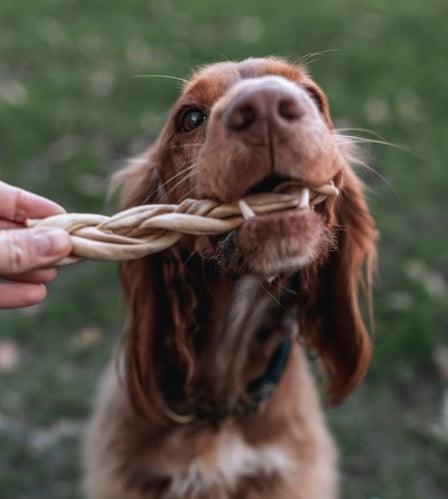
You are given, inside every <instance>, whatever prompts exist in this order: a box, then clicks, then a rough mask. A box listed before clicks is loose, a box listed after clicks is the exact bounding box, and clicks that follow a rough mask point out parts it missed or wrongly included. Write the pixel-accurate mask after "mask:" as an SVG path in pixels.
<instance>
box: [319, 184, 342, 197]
mask: <svg viewBox="0 0 448 499" xmlns="http://www.w3.org/2000/svg"><path fill="white" fill-rule="evenodd" d="M315 190H316V191H317V192H318V193H319V194H326V195H327V196H337V195H339V189H338V188H337V187H336V186H335V185H334V183H333V182H331V183H329V184H324V185H320V186H319V187H315Z"/></svg>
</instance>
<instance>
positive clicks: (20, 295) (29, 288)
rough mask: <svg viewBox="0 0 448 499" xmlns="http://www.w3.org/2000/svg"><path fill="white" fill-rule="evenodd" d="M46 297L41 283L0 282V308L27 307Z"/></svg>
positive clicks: (45, 291)
mask: <svg viewBox="0 0 448 499" xmlns="http://www.w3.org/2000/svg"><path fill="white" fill-rule="evenodd" d="M46 297H47V290H46V288H45V286H43V285H42V284H23V283H0V309H1V308H18V307H29V306H30V305H35V304H36V303H40V302H42V301H43V300H45V298H46Z"/></svg>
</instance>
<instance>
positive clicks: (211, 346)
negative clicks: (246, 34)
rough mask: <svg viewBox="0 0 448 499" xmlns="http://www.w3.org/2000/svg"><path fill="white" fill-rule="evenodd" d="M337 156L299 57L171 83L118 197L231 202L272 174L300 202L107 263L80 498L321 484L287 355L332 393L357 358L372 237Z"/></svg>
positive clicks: (127, 202) (332, 467) (349, 386)
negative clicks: (105, 329) (116, 283)
mask: <svg viewBox="0 0 448 499" xmlns="http://www.w3.org/2000/svg"><path fill="white" fill-rule="evenodd" d="M351 156H352V151H351V149H350V145H349V144H347V142H346V141H345V140H342V138H341V136H339V135H338V133H337V132H336V131H335V130H334V129H333V125H332V121H331V118H330V112H329V106H328V101H327V98H326V96H325V94H324V93H323V91H322V90H321V89H320V88H319V87H318V86H317V85H316V83H315V82H314V81H313V80H312V79H311V77H310V76H309V75H308V74H307V72H306V71H305V69H304V68H303V67H301V66H298V65H294V64H290V63H287V62H285V61H283V60H280V59H275V58H264V59H247V60H245V61H243V62H223V63H218V64H213V65H210V66H207V67H205V68H203V69H201V70H200V71H199V72H197V73H196V74H195V75H194V76H193V77H192V78H191V79H190V80H189V81H188V82H187V83H186V84H185V86H184V88H183V91H182V94H181V96H180V97H179V99H178V101H177V102H176V103H175V105H174V106H173V108H172V110H171V112H170V114H169V117H168V120H167V122H166V125H165V126H164V128H163V130H162V132H161V133H160V135H159V137H158V138H157V140H156V141H155V143H154V144H153V145H152V147H151V148H150V149H149V151H148V152H147V153H146V154H145V155H144V157H143V159H141V160H140V161H137V162H134V163H132V164H131V165H130V166H128V167H127V168H125V169H124V170H123V171H121V172H120V173H119V174H118V177H117V179H118V182H119V183H120V184H121V186H122V200H123V203H122V206H123V208H128V207H132V206H136V205H140V204H144V203H179V202H181V201H182V200H183V199H185V198H187V197H191V198H199V199H202V198H204V199H208V198H210V199H214V200H217V201H219V202H222V203H227V202H234V201H237V200H239V199H240V198H242V197H243V196H245V195H246V194H251V193H262V192H272V191H274V190H275V189H276V188H277V187H278V186H279V185H280V184H283V183H285V182H288V181H294V182H295V183H298V184H300V185H301V186H302V187H303V189H302V191H301V202H300V206H299V207H298V208H296V209H289V210H285V211H280V212H275V213H268V214H265V215H257V216H251V217H247V220H245V222H244V223H243V225H242V226H241V227H240V228H239V229H237V230H235V231H233V232H231V233H229V234H226V235H225V236H220V237H200V238H198V237H193V236H191V237H190V236H187V237H184V238H182V239H181V240H180V242H179V243H177V244H176V245H175V246H174V247H172V248H171V249H169V250H166V251H164V252H162V253H159V254H156V255H151V256H149V257H147V258H144V259H140V260H136V261H132V262H128V263H125V264H124V265H123V267H122V276H123V287H124V293H125V297H126V301H127V324H126V331H125V335H124V340H123V346H122V348H121V349H120V351H119V353H118V359H116V361H114V362H111V365H110V367H109V369H108V370H107V372H106V375H105V377H104V379H103V381H102V383H101V386H100V390H99V395H98V398H97V403H96V409H95V414H94V417H93V419H92V422H91V424H90V427H89V429H88V432H87V438H86V452H85V470H86V478H85V488H86V494H87V496H88V497H89V498H90V499H153V498H164V499H170V498H172V499H180V498H182V499H183V498H189V499H202V498H213V499H227V498H235V499H236V498H238V499H256V498H260V499H261V498H266V499H267V498H269V499H274V498H275V499H334V498H336V497H337V496H338V492H337V490H338V486H337V481H338V480H337V466H336V451H335V446H334V444H333V441H332V438H331V437H330V435H329V433H328V430H327V428H326V425H325V421H324V417H323V413H322V410H321V407H320V402H319V397H318V393H317V390H316V388H315V385H314V381H313V378H312V375H311V373H310V369H309V366H308V361H307V356H306V355H305V354H304V352H305V351H309V352H314V353H315V355H316V357H317V358H318V359H319V360H320V365H322V366H323V370H324V371H325V373H326V379H327V393H328V397H329V400H330V401H331V402H338V401H341V400H342V399H343V398H344V397H345V396H346V395H347V394H349V393H350V392H351V391H352V390H353V389H354V388H355V387H356V386H357V385H358V384H359V383H360V381H361V380H362V379H363V377H364V375H365V372H366V369H367V367H368V364H369V361H370V357H371V341H370V339H369V335H368V332H367V329H366V326H365V324H364V321H363V318H362V316H361V312H360V305H359V296H358V294H359V290H360V289H361V290H363V291H364V292H365V294H366V297H367V300H366V302H367V304H368V303H369V296H370V286H371V274H372V269H373V266H374V262H375V245H376V239H377V232H376V229H375V225H374V222H373V220H372V218H371V216H370V214H369V211H368V208H367V205H366V201H365V198H364V191H363V185H362V183H361V181H360V180H359V179H358V177H357V176H356V175H355V173H354V171H353V169H352V167H351V165H350V163H351V160H350V158H351ZM322 186H327V187H328V186H333V188H334V187H336V188H337V192H339V195H338V196H326V195H325V194H324V195H322ZM318 191H319V192H318ZM324 191H325V189H324Z"/></svg>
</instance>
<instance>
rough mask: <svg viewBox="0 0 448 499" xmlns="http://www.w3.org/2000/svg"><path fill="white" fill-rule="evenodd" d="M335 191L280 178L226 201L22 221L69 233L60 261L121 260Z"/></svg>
mask: <svg viewBox="0 0 448 499" xmlns="http://www.w3.org/2000/svg"><path fill="white" fill-rule="evenodd" d="M278 191H281V192H278ZM338 194H339V191H338V189H337V188H336V187H335V186H334V185H333V183H330V184H325V185H322V186H320V187H318V188H313V189H312V190H310V189H309V188H307V187H303V186H299V185H298V184H296V183H294V182H284V183H283V184H281V185H280V186H278V187H277V188H276V189H275V191H274V192H272V193H259V194H252V195H249V196H247V197H245V198H244V199H240V200H239V201H238V202H235V203H232V204H219V203H218V202H217V201H212V200H207V199H186V200H184V201H182V202H181V203H180V204H178V205H176V204H151V205H142V206H136V207H134V208H130V209H128V210H125V211H122V212H119V213H117V214H116V215H113V216H112V217H107V216H104V215H89V214H80V213H69V214H63V215H54V216H51V217H48V218H44V219H42V220H31V219H30V220H28V222H27V225H28V226H29V227H40V228H42V227H45V228H47V227H53V228H56V227H57V228H61V229H64V230H65V231H67V232H68V233H69V234H70V236H71V238H72V241H73V251H72V254H71V256H70V257H68V258H65V259H64V260H62V261H61V262H60V264H69V263H74V262H76V261H79V260H81V259H91V260H104V261H123V260H133V259H136V258H142V257H144V256H146V255H149V254H151V253H157V252H160V251H163V250H165V249H167V248H169V247H170V246H172V245H173V244H175V243H176V242H177V241H178V240H179V239H180V238H181V237H182V236H183V235H184V234H191V235H196V236H203V235H219V234H224V233H227V232H230V231H232V230H234V229H236V228H238V227H239V226H240V225H241V224H242V223H243V222H244V220H245V219H248V218H250V217H253V216H256V215H261V214H263V213H272V212H275V211H281V210H286V209H291V208H296V207H299V208H305V207H308V206H309V205H310V204H311V205H315V204H319V203H321V202H322V201H324V200H325V199H326V198H327V197H328V196H337V195H338Z"/></svg>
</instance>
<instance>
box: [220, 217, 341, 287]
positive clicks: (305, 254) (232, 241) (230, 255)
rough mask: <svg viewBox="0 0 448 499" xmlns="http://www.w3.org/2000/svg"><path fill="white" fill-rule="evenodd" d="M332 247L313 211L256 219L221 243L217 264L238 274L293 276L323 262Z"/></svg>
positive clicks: (328, 234) (330, 236) (246, 222)
mask: <svg viewBox="0 0 448 499" xmlns="http://www.w3.org/2000/svg"><path fill="white" fill-rule="evenodd" d="M332 246H333V237H332V235H331V233H330V231H329V230H328V229H327V228H326V227H325V224H324V222H323V219H322V216H321V215H320V214H318V213H315V212H314V211H312V210H311V209H306V210H298V209H294V210H288V211H287V212H282V213H273V214H268V215H262V216H256V217H253V218H250V219H248V220H246V221H245V222H244V224H243V225H242V226H241V227H240V228H239V229H238V230H236V231H234V232H232V233H231V234H229V235H228V236H227V237H225V238H224V239H222V240H220V241H219V242H218V244H217V247H216V250H215V252H214V259H215V260H216V261H217V262H218V265H219V266H220V267H221V268H223V269H225V270H231V271H233V272H235V273H236V274H243V273H249V274H256V275H260V276H263V277H267V278H269V277H272V276H276V275H280V274H291V273H294V272H296V271H297V270H300V269H301V268H303V267H306V266H308V265H310V264H312V263H313V262H316V261H317V260H319V259H321V258H322V256H323V255H325V254H326V253H328V251H329V249H330V248H331V247H332Z"/></svg>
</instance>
